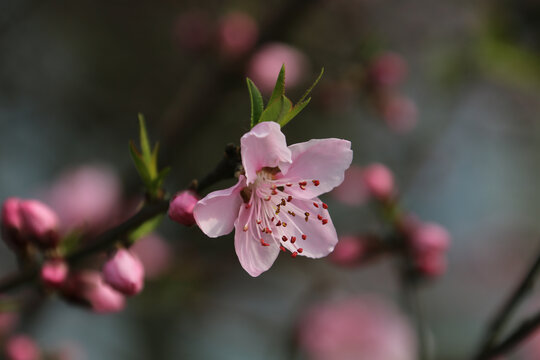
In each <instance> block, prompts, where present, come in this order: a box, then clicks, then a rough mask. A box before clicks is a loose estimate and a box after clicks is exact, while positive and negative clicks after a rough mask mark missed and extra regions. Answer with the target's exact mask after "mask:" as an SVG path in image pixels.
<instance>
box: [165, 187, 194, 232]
mask: <svg viewBox="0 0 540 360" xmlns="http://www.w3.org/2000/svg"><path fill="white" fill-rule="evenodd" d="M197 201H199V197H198V196H197V195H196V194H195V193H194V192H193V191H190V190H184V191H181V192H179V193H178V194H176V195H175V196H174V197H173V198H172V200H171V204H170V206H169V218H171V220H174V221H176V222H177V223H180V224H182V225H186V226H191V225H193V224H195V218H194V217H193V208H195V204H197Z"/></svg>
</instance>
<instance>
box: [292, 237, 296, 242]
mask: <svg viewBox="0 0 540 360" xmlns="http://www.w3.org/2000/svg"><path fill="white" fill-rule="evenodd" d="M295 242H296V236H291V244H294V243H295Z"/></svg>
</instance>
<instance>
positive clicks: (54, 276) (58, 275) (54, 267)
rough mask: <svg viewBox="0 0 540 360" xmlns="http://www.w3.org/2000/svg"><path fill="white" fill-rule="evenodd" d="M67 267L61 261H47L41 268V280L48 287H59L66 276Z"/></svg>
mask: <svg viewBox="0 0 540 360" xmlns="http://www.w3.org/2000/svg"><path fill="white" fill-rule="evenodd" d="M68 271H69V268H68V265H67V264H66V262H65V261H63V260H61V259H54V260H48V261H46V262H45V263H43V266H42V267H41V280H42V281H43V283H44V284H45V285H47V286H50V287H59V286H60V285H62V284H63V283H64V281H65V280H66V278H67V275H68Z"/></svg>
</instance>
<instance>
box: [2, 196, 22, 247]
mask: <svg viewBox="0 0 540 360" xmlns="http://www.w3.org/2000/svg"><path fill="white" fill-rule="evenodd" d="M20 203H21V200H20V199H18V198H8V199H6V201H4V204H3V205H2V239H4V241H5V242H6V244H7V245H8V246H9V247H10V248H11V249H13V250H19V249H21V248H22V247H24V246H26V243H27V239H26V238H25V237H24V236H23V235H22V228H23V220H22V217H21V213H20V210H19V209H20Z"/></svg>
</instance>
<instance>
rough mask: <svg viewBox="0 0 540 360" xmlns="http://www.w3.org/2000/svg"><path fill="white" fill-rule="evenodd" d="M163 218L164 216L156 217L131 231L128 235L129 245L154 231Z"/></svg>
mask: <svg viewBox="0 0 540 360" xmlns="http://www.w3.org/2000/svg"><path fill="white" fill-rule="evenodd" d="M163 216H164V215H157V216H155V217H153V218H151V219H150V220H148V221H146V222H144V223H142V224H141V225H140V226H139V227H138V228H136V229H135V230H133V231H132V232H131V233H130V234H129V235H128V238H129V241H130V242H131V243H135V242H136V241H137V240H138V239H140V238H141V237H143V236H145V235H148V234H149V233H151V232H152V231H154V230H155V229H156V228H157V227H158V226H159V224H160V223H161V220H163Z"/></svg>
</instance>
